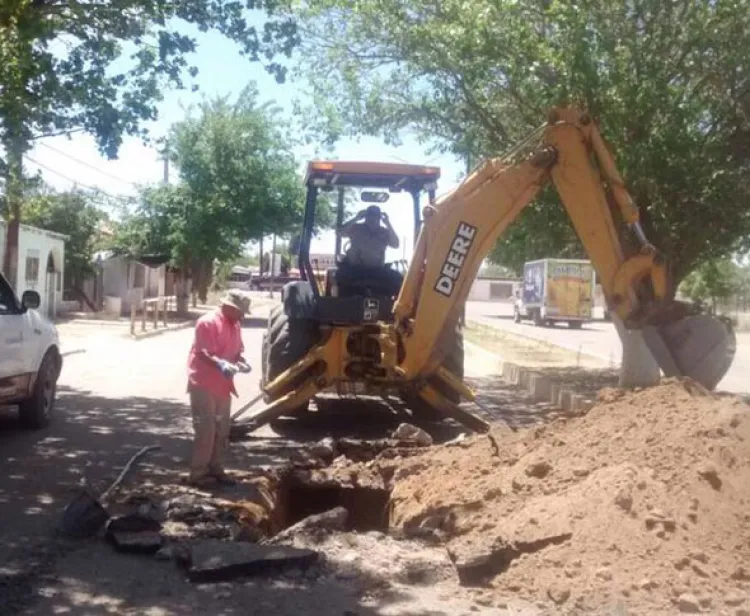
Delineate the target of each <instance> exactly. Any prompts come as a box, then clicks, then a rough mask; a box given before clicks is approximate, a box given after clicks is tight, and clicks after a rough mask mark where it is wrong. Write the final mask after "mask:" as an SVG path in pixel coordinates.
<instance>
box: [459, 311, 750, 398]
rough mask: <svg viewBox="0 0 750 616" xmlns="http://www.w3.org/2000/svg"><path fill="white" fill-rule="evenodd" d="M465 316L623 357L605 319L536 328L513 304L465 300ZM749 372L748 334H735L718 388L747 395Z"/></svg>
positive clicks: (608, 357) (610, 359)
mask: <svg viewBox="0 0 750 616" xmlns="http://www.w3.org/2000/svg"><path fill="white" fill-rule="evenodd" d="M466 318H467V319H468V320H474V321H477V322H480V323H482V324H484V325H489V326H491V327H495V328H498V329H503V330H506V331H509V332H512V333H515V334H518V335H522V336H527V337H529V338H534V339H536V340H544V341H545V342H549V343H550V344H554V345H557V346H560V347H563V348H566V349H569V350H572V351H575V352H580V353H585V354H587V355H591V356H594V357H598V358H599V359H601V360H603V361H604V362H606V363H607V364H608V365H611V366H619V365H620V361H621V359H622V345H621V344H620V338H619V337H618V335H617V331H616V330H615V327H614V325H612V324H611V323H607V322H604V321H593V322H591V323H586V324H584V326H583V328H582V329H580V330H572V329H570V328H568V326H567V325H565V324H560V325H557V326H554V327H535V326H534V324H533V323H531V322H530V321H522V322H521V323H514V322H513V309H512V306H511V305H510V304H505V303H499V302H467V304H466ZM748 374H750V333H738V334H737V352H736V354H735V359H734V363H733V364H732V367H731V368H730V369H729V372H727V374H726V376H725V377H724V379H723V380H722V381H721V383H719V386H718V388H717V389H718V390H721V391H728V392H732V393H739V394H748V393H750V379H749V378H748V376H747V375H748Z"/></svg>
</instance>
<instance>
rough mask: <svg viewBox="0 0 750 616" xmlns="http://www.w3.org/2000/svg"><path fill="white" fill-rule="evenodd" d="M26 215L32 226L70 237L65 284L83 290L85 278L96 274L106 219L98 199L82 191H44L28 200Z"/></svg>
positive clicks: (66, 251) (67, 241)
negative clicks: (95, 259) (96, 257)
mask: <svg viewBox="0 0 750 616" xmlns="http://www.w3.org/2000/svg"><path fill="white" fill-rule="evenodd" d="M25 213H26V222H27V223H28V224H30V225H33V226H35V227H39V228H41V229H47V230H49V231H55V232H57V233H62V234H64V235H67V236H68V239H67V240H66V241H65V284H66V286H67V287H76V288H81V285H82V283H83V281H84V279H85V278H86V277H87V276H88V275H89V274H91V273H92V272H93V268H92V261H93V257H94V252H95V251H96V250H97V248H98V245H97V243H98V230H99V224H100V223H101V222H102V221H103V220H104V219H105V218H106V215H105V213H104V212H102V211H101V210H100V209H99V208H98V207H97V206H96V205H95V199H92V195H89V194H88V193H86V192H83V191H79V190H74V191H69V192H61V193H58V192H54V191H49V190H42V191H39V192H38V193H37V194H34V195H31V196H30V198H29V199H28V200H27V202H26V208H25Z"/></svg>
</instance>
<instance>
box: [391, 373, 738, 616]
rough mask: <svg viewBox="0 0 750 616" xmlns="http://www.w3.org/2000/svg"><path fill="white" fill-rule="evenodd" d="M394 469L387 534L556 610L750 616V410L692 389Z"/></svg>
mask: <svg viewBox="0 0 750 616" xmlns="http://www.w3.org/2000/svg"><path fill="white" fill-rule="evenodd" d="M492 436H493V438H487V437H476V438H471V439H467V440H465V441H463V442H460V443H457V444H454V445H453V446H446V447H437V448H431V449H430V450H429V451H428V452H427V453H425V454H422V455H419V456H416V457H413V458H409V459H406V460H399V461H397V465H398V467H397V468H396V469H395V471H394V470H393V469H390V470H389V472H388V474H390V472H394V474H393V490H392V493H391V499H390V512H389V515H390V526H391V528H392V529H393V528H401V529H403V531H404V532H405V533H406V534H407V535H411V536H422V537H428V538H432V539H434V540H437V541H440V542H445V543H446V545H447V547H448V552H449V554H450V556H451V558H452V559H453V561H454V564H455V565H456V568H457V569H458V573H459V577H460V579H461V581H462V583H463V584H464V585H477V586H489V587H490V588H491V589H492V593H493V594H494V595H495V596H496V597H497V600H498V601H502V600H503V599H504V598H508V597H522V598H524V599H528V600H531V601H544V602H548V603H551V604H556V605H557V608H556V609H558V610H560V611H563V612H565V611H581V610H591V609H602V608H612V607H613V606H616V605H618V604H620V605H622V606H623V607H625V608H626V609H628V610H633V611H635V612H638V613H656V612H664V611H667V612H675V611H678V610H679V611H683V612H709V613H716V614H718V613H727V614H736V615H740V614H750V611H749V610H750V407H748V406H747V405H745V404H744V403H743V402H741V401H740V400H738V399H736V398H733V397H718V396H714V395H711V394H709V393H707V392H706V391H705V390H702V388H700V387H699V386H696V385H694V384H692V383H690V382H683V381H677V380H669V381H665V382H664V383H663V384H662V385H660V386H659V387H656V388H653V389H649V390H644V391H639V392H623V391H620V390H603V391H602V392H601V393H600V396H599V402H598V404H597V405H596V406H595V407H594V408H593V409H592V410H591V411H590V412H589V413H588V414H587V415H586V416H584V417H581V418H576V419H571V420H558V421H556V422H554V423H552V424H549V425H546V426H542V427H537V428H535V429H532V430H528V431H523V432H518V433H511V432H509V431H508V432H495V433H493V435H492Z"/></svg>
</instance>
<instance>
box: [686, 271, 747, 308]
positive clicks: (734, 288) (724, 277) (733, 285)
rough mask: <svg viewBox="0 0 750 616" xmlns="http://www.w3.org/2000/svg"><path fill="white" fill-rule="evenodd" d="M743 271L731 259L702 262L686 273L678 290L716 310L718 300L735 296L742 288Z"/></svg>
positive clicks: (721, 300)
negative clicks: (707, 303) (708, 304)
mask: <svg viewBox="0 0 750 616" xmlns="http://www.w3.org/2000/svg"><path fill="white" fill-rule="evenodd" d="M743 283H744V280H743V272H742V270H741V269H740V268H739V267H738V266H737V264H735V263H734V262H733V261H732V260H731V259H719V260H716V261H707V262H706V263H702V264H701V265H699V266H698V267H697V268H696V269H694V270H693V271H692V272H690V274H688V275H687V276H686V277H685V279H684V280H683V281H682V284H681V285H680V292H681V293H682V294H684V295H685V296H686V297H688V298H689V299H691V300H692V301H694V302H698V303H704V302H709V303H710V304H711V309H712V311H714V312H716V309H717V306H718V305H719V303H720V302H725V301H726V300H728V299H729V298H731V297H734V296H737V295H738V294H740V293H741V292H742V290H743V286H744V285H743Z"/></svg>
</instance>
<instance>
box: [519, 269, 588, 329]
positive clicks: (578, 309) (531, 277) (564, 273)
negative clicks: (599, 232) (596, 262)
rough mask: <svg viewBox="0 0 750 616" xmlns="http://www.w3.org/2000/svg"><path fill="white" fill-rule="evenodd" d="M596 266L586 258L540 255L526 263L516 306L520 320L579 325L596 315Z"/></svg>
mask: <svg viewBox="0 0 750 616" xmlns="http://www.w3.org/2000/svg"><path fill="white" fill-rule="evenodd" d="M595 284H596V280H595V274H594V268H593V267H592V265H591V261H586V260H584V259H539V260H538V261H529V262H528V263H525V264H524V266H523V283H522V285H521V290H520V292H519V293H518V294H517V297H516V301H515V305H514V308H513V318H514V320H515V321H516V323H519V322H520V321H521V320H522V319H529V320H531V321H533V322H534V324H535V325H553V324H554V323H555V322H557V321H565V322H566V323H567V324H568V326H569V327H571V328H573V329H578V328H580V327H581V325H582V324H583V323H584V322H586V321H590V320H591V319H592V318H593V305H594V285H595Z"/></svg>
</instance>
